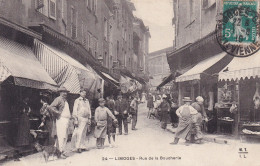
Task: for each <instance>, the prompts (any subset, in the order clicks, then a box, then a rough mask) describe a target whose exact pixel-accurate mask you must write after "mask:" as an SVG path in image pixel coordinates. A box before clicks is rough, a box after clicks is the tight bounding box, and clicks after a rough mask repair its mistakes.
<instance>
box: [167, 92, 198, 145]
mask: <svg viewBox="0 0 260 166" xmlns="http://www.w3.org/2000/svg"><path fill="white" fill-rule="evenodd" d="M182 101H183V102H184V105H182V106H180V108H178V109H177V110H176V114H177V116H178V117H179V124H178V127H177V130H176V132H175V138H174V142H171V143H170V144H173V145H176V144H178V142H179V139H180V138H182V139H185V140H186V142H188V141H190V140H189V138H190V137H189V133H190V132H191V129H192V123H193V122H192V116H194V115H195V114H197V113H198V111H197V110H196V109H194V108H193V107H192V106H191V105H190V104H191V102H192V100H191V99H190V97H184V98H183V100H182Z"/></svg>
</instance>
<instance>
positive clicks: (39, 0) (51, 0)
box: [35, 0, 56, 20]
mask: <svg viewBox="0 0 260 166" xmlns="http://www.w3.org/2000/svg"><path fill="white" fill-rule="evenodd" d="M35 9H36V10H37V11H38V12H40V13H42V14H43V15H45V16H47V17H50V18H52V19H54V20H56V0H35Z"/></svg>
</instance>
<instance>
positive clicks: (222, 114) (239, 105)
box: [216, 53, 260, 138]
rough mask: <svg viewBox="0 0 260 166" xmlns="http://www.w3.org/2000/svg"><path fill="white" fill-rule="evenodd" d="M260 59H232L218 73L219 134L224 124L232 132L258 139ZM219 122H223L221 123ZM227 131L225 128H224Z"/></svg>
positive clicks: (257, 57)
mask: <svg viewBox="0 0 260 166" xmlns="http://www.w3.org/2000/svg"><path fill="white" fill-rule="evenodd" d="M259 61H260V56H259V53H256V54H254V55H251V56H249V57H246V58H234V59H233V60H232V61H231V62H230V63H229V64H228V65H227V66H226V67H225V68H224V69H223V70H222V71H221V72H220V73H219V99H218V103H217V105H216V107H218V110H219V111H218V117H219V120H220V121H219V123H218V126H219V127H218V128H219V132H222V131H223V130H221V125H222V124H223V123H222V122H223V121H224V120H225V121H224V122H225V123H226V124H228V125H229V128H231V131H229V133H232V134H234V135H236V136H238V135H240V136H241V138H242V137H257V138H260V113H259V110H260V109H259V107H260V100H259V99H260V95H259V94H260V92H259V89H260V86H259V85H260V81H259V76H260V64H259ZM221 121H222V122H221ZM224 129H226V130H228V128H227V127H226V128H224Z"/></svg>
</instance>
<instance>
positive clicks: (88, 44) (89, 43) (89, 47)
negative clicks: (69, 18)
mask: <svg viewBox="0 0 260 166" xmlns="http://www.w3.org/2000/svg"><path fill="white" fill-rule="evenodd" d="M91 38H92V36H91V34H90V33H89V32H88V40H87V48H88V50H89V51H90V49H91Z"/></svg>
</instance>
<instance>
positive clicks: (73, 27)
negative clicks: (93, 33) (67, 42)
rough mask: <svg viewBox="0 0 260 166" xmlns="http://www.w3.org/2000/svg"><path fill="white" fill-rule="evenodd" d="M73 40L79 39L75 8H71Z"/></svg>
mask: <svg viewBox="0 0 260 166" xmlns="http://www.w3.org/2000/svg"><path fill="white" fill-rule="evenodd" d="M71 38H73V39H76V38H77V12H76V10H75V9H74V7H72V8H71Z"/></svg>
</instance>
